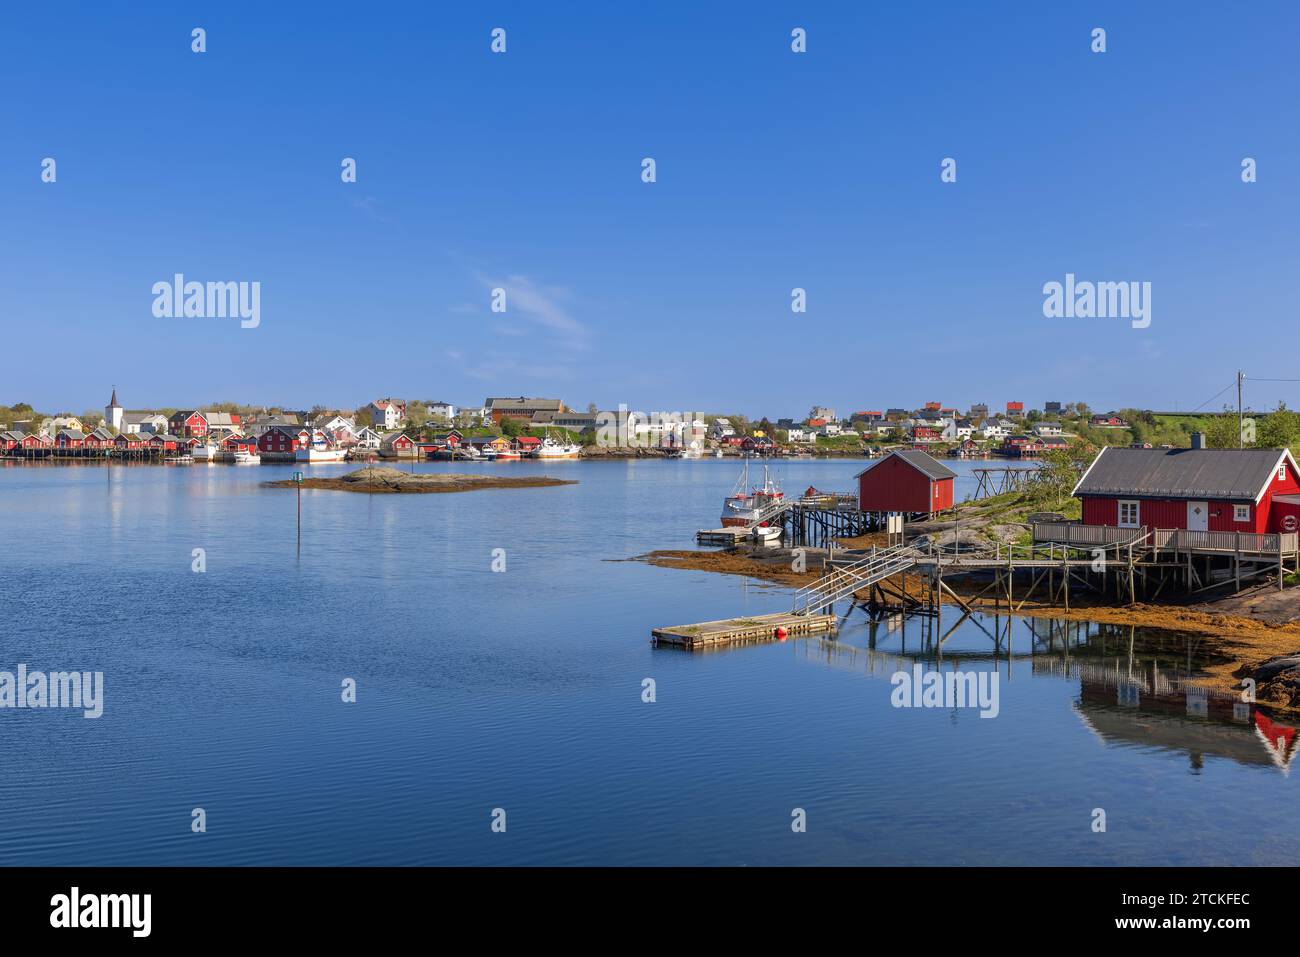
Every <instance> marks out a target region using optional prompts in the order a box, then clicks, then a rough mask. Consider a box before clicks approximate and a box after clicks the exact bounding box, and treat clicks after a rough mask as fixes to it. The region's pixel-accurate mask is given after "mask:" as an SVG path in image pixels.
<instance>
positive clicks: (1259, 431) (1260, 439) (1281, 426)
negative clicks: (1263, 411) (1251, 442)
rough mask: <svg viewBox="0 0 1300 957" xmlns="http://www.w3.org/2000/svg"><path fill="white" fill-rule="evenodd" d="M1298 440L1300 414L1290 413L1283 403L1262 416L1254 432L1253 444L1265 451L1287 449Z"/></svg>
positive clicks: (1299, 437) (1299, 436)
mask: <svg viewBox="0 0 1300 957" xmlns="http://www.w3.org/2000/svg"><path fill="white" fill-rule="evenodd" d="M1297 439H1300V413H1297V412H1292V411H1291V410H1290V409H1288V408H1287V407H1286V403H1285V402H1279V403H1278V404H1277V409H1276V411H1273V412H1270V413H1269V414H1268V415H1266V416H1264V419H1263V421H1262V422H1260V423H1259V424H1258V425H1257V427H1256V430H1255V444H1256V445H1259V446H1262V447H1263V448H1266V449H1287V448H1290V447H1291V445H1292V444H1293V443H1295V442H1296V440H1297Z"/></svg>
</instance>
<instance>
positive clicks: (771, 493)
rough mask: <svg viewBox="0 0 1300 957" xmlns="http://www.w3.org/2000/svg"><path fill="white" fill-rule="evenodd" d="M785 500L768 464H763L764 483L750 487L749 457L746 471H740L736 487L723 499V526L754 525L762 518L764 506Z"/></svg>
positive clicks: (746, 460)
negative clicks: (770, 472)
mask: <svg viewBox="0 0 1300 957" xmlns="http://www.w3.org/2000/svg"><path fill="white" fill-rule="evenodd" d="M783 501H785V493H784V492H782V491H781V486H780V485H779V484H777V482H776V481H774V480H773V479H772V477H771V475H769V474H768V469H767V466H766V465H764V466H763V484H762V485H756V486H754V487H753V488H750V487H749V459H748V458H747V459H745V468H744V471H742V472H741V473H740V478H739V479H738V480H737V481H736V486H735V488H733V489H732V490H731V494H730V495H728V496H727V497H726V499H725V500H723V503H722V526H723V528H727V527H732V526H737V525H752V524H753V523H754V522H757V521H758V520H759V519H760V517H761V515H762V512H763V509H764V508H766V507H767V506H769V505H774V504H776V503H778V502H783Z"/></svg>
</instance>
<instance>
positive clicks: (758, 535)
mask: <svg viewBox="0 0 1300 957" xmlns="http://www.w3.org/2000/svg"><path fill="white" fill-rule="evenodd" d="M749 536H750V538H752V539H753V540H754V541H755V542H757V543H758V544H759V545H776V544H777V543H778V542H780V541H781V526H780V525H758V526H755V528H754V530H753V531H752V532H750V533H749Z"/></svg>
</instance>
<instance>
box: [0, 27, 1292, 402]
mask: <svg viewBox="0 0 1300 957" xmlns="http://www.w3.org/2000/svg"><path fill="white" fill-rule="evenodd" d="M1137 7H1140V8H1141V9H1136V8H1137ZM810 10H811V11H812V12H809V11H810ZM4 18H5V19H4V26H3V29H2V30H0V86H2V88H3V89H4V90H5V95H4V108H3V110H2V111H0V238H2V240H3V250H4V255H3V257H0V316H3V319H2V320H0V322H2V323H3V330H2V331H3V336H2V337H0V345H2V346H3V353H4V356H5V361H4V364H3V371H0V402H4V403H12V402H16V401H20V400H22V401H27V402H31V403H33V404H34V405H36V406H38V407H40V408H43V409H47V410H55V409H67V410H72V411H80V410H82V409H84V408H87V407H94V406H99V405H102V404H103V403H104V402H105V401H106V400H107V396H108V391H109V388H110V386H111V385H112V384H116V385H117V387H118V390H119V397H120V398H121V399H122V400H123V402H124V404H126V405H127V406H128V407H131V408H138V407H147V406H152V405H169V406H186V405H193V404H202V403H205V402H209V401H219V400H236V401H249V402H259V403H267V404H284V405H288V406H310V405H312V404H315V403H323V404H327V405H339V406H348V407H351V406H356V405H359V404H361V403H363V402H365V401H367V400H369V399H371V398H374V397H376V396H379V395H396V396H405V397H422V398H430V399H442V400H447V401H452V402H455V403H457V404H461V403H470V402H473V403H477V402H480V401H481V400H482V399H483V397H484V396H487V395H502V394H505V395H514V394H531V395H547V396H557V397H560V398H562V399H564V400H565V401H566V402H568V403H569V404H570V405H573V406H576V407H584V406H585V405H586V404H587V403H588V402H596V403H597V404H599V405H600V406H601V407H611V406H615V405H617V404H618V403H620V402H623V403H626V404H628V405H629V406H630V407H632V408H640V409H647V410H648V409H695V410H706V411H739V412H743V413H746V414H749V415H755V416H757V415H762V414H767V415H770V416H772V417H773V418H775V417H778V416H785V415H794V416H797V415H802V414H803V413H805V412H806V411H807V410H808V408H809V407H810V406H811V405H812V404H814V403H817V404H830V405H833V406H835V407H836V408H837V409H838V410H841V411H842V412H845V413H847V412H849V411H852V410H854V409H862V408H881V407H884V406H897V405H901V406H913V405H919V404H920V403H921V402H923V401H926V400H930V399H933V400H936V401H942V402H944V403H945V404H955V405H959V406H963V407H964V406H966V405H967V404H969V403H972V402H979V401H985V402H988V403H990V404H991V405H1001V404H1003V403H1004V402H1005V401H1007V400H1008V399H1020V400H1022V401H1025V402H1026V403H1028V404H1030V405H1032V406H1041V405H1042V403H1043V402H1044V401H1046V400H1048V399H1057V400H1060V401H1065V402H1068V401H1076V400H1082V401H1086V402H1089V403H1090V404H1092V405H1093V406H1094V407H1099V408H1109V407H1120V406H1131V405H1133V406H1144V407H1150V408H1159V409H1164V408H1174V407H1177V408H1184V409H1186V408H1191V407H1195V406H1197V405H1198V404H1201V403H1203V402H1204V401H1205V400H1207V399H1208V398H1209V397H1210V396H1212V395H1214V394H1215V393H1216V392H1217V391H1219V389H1221V388H1222V387H1223V386H1225V385H1227V384H1228V383H1229V382H1230V381H1231V380H1232V377H1233V375H1234V373H1235V370H1236V369H1237V368H1238V367H1241V368H1244V369H1245V370H1246V371H1247V374H1248V375H1256V376H1261V377H1271V378H1285V377H1295V378H1300V368H1298V365H1300V364H1298V363H1297V350H1296V349H1295V348H1294V346H1295V344H1296V343H1297V340H1298V339H1300V326H1298V324H1297V321H1296V315H1295V313H1296V306H1295V304H1296V301H1297V294H1296V293H1297V290H1296V284H1297V281H1298V280H1300V255H1298V254H1300V239H1298V238H1297V235H1298V234H1297V228H1296V224H1297V222H1300V202H1298V196H1300V189H1298V187H1297V183H1296V178H1295V177H1296V170H1297V167H1298V165H1300V150H1298V147H1300V128H1298V126H1297V123H1296V122H1295V115H1296V114H1295V104H1296V102H1297V101H1300V96H1298V94H1300V79H1298V78H1300V67H1298V66H1297V58H1296V54H1295V50H1296V46H1297V42H1300V29H1298V28H1300V7H1297V6H1296V5H1295V4H1294V3H1269V2H1265V3H1258V4H1250V5H1243V6H1241V7H1239V8H1238V7H1235V6H1225V5H1221V4H1213V5H1212V4H1204V3H1203V4H1181V3H1180V4H1175V3H1144V4H1140V5H1138V4H1130V3H1090V4H1071V3H1051V4H1046V3H1031V2H1025V3H997V4H968V3H930V4H924V5H911V4H906V5H905V4H891V5H885V4H863V3H818V4H815V5H810V4H794V3H788V4H779V3H712V4H695V3H693V4H687V3H658V4H636V5H633V4H608V3H574V4H564V5H558V4H545V5H543V4H536V3H519V4H491V3H484V4H469V3H464V4H428V3H422V4H409V5H403V4H391V5H389V4H385V5H365V4H361V5H356V4H338V5H335V4H321V5H317V6H315V7H313V9H312V10H311V12H307V11H306V10H304V9H301V8H294V7H291V6H289V5H285V6H284V7H282V8H279V9H270V8H269V5H265V4H251V3H250V4H240V3H221V4H149V3H140V4H129V5H128V4H116V5H112V6H111V7H109V6H108V5H89V4H88V5H86V6H85V8H84V9H83V10H82V11H81V12H74V13H70V12H69V9H68V8H67V7H64V6H59V7H58V8H57V9H54V8H50V7H48V6H41V5H29V6H28V7H27V8H25V9H23V10H21V11H18V10H15V9H10V10H7V11H6V12H5V14H4ZM196 26H201V27H204V28H205V29H206V30H207V42H208V51H207V52H206V53H203V54H195V53H192V52H191V50H190V31H191V29H192V28H193V27H196ZM498 26H499V27H503V28H505V29H506V30H507V47H508V48H507V53H506V54H504V55H494V54H492V53H491V52H490V50H489V42H490V31H491V30H492V28H494V27H498ZM796 26H799V27H804V28H806V30H807V33H808V52H807V53H805V54H794V53H792V52H791V50H790V31H791V29H792V28H794V27H796ZM1098 26H1100V27H1104V28H1105V29H1106V31H1107V48H1108V49H1107V52H1106V53H1104V54H1094V53H1092V52H1091V51H1090V32H1091V30H1092V29H1093V28H1094V27H1098ZM47 156H48V157H53V158H55V159H56V161H57V163H58V167H57V169H58V180H57V182H55V183H52V184H50V183H42V182H41V180H40V163H41V160H42V159H43V158H44V157H47ZM345 156H350V157H354V158H355V159H356V160H357V164H358V182H357V183H355V184H344V183H342V182H341V181H340V176H339V172H340V161H341V159H342V158H343V157H345ZM647 156H650V157H654V158H655V160H656V163H657V174H658V180H657V182H655V183H653V184H646V183H643V182H642V181H641V177H640V172H641V166H640V164H641V160H642V158H643V157H647ZM1247 156H1249V157H1253V158H1255V159H1256V160H1257V162H1258V177H1259V179H1258V182H1256V183H1253V184H1244V183H1242V182H1241V177H1240V164H1241V161H1242V158H1243V157H1247ZM944 157H953V158H955V159H956V160H957V164H958V166H957V170H958V177H957V182H956V183H951V184H945V183H941V182H940V178H939V171H940V161H941V160H942V159H943V158H944ZM177 272H181V273H184V274H185V276H186V278H188V279H195V280H200V281H207V280H213V281H227V280H244V281H258V282H260V283H261V286H262V296H261V299H262V302H261V324H260V325H259V326H258V328H256V329H241V328H240V325H239V323H238V321H237V320H230V319H183V318H181V319H177V318H156V317H155V316H154V315H153V313H152V310H151V306H152V302H153V296H152V293H151V291H150V290H151V287H152V285H153V284H154V283H155V282H158V281H167V280H170V279H171V277H172V275H173V274H174V273H177ZM1067 272H1072V273H1074V274H1076V275H1077V276H1078V277H1079V278H1080V279H1091V280H1095V281H1122V280H1135V281H1149V282H1150V283H1151V284H1152V322H1151V325H1150V327H1149V328H1147V329H1141V330H1138V329H1133V328H1131V326H1130V324H1129V323H1128V322H1127V321H1124V320H1115V319H1047V318H1044V316H1043V313H1042V304H1043V293H1042V287H1043V284H1044V283H1046V282H1049V281H1053V280H1055V281H1062V280H1063V279H1064V276H1065V274H1066V273H1067ZM496 285H502V286H504V287H505V288H506V289H507V306H508V311H507V312H506V313H505V314H504V315H500V314H494V313H492V312H491V311H490V309H489V291H490V289H491V288H492V287H493V286H496ZM796 286H798V287H803V288H805V289H806V290H807V295H808V311H807V313H806V314H802V315H797V314H794V313H792V312H791V310H790V290H791V289H792V288H793V287H796ZM1228 398H1230V397H1229V396H1228V395H1224V396H1223V397H1222V398H1221V399H1219V400H1217V401H1216V402H1215V403H1212V404H1211V406H1210V407H1217V406H1219V405H1221V404H1222V402H1224V401H1226V400H1227V399H1228ZM1247 398H1248V400H1250V401H1251V402H1253V404H1255V405H1256V406H1260V407H1262V406H1271V405H1272V404H1274V403H1275V402H1276V401H1277V400H1278V399H1279V398H1283V399H1286V400H1287V401H1288V402H1289V404H1291V405H1292V406H1297V405H1300V385H1297V384H1292V383H1257V384H1254V385H1248V390H1247Z"/></svg>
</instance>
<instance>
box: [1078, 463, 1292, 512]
mask: <svg viewBox="0 0 1300 957" xmlns="http://www.w3.org/2000/svg"><path fill="white" fill-rule="evenodd" d="M1296 472H1297V469H1296V461H1295V459H1294V458H1292V456H1291V453H1290V452H1289V451H1287V450H1285V449H1203V448H1192V449H1121V448H1114V447H1107V448H1104V449H1102V450H1101V453H1100V454H1099V455H1098V456H1097V458H1096V459H1095V460H1094V461H1093V463H1092V465H1091V466H1090V467H1089V468H1088V471H1087V472H1085V473H1084V474H1083V478H1082V479H1080V480H1079V484H1078V485H1076V486H1075V489H1074V494H1075V496H1077V497H1078V498H1081V499H1082V500H1083V524H1085V525H1112V526H1118V527H1121V528H1170V529H1174V528H1177V529H1189V530H1191V531H1210V532H1256V533H1264V532H1291V531H1296V530H1297V528H1300V481H1298V480H1297V474H1296Z"/></svg>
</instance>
